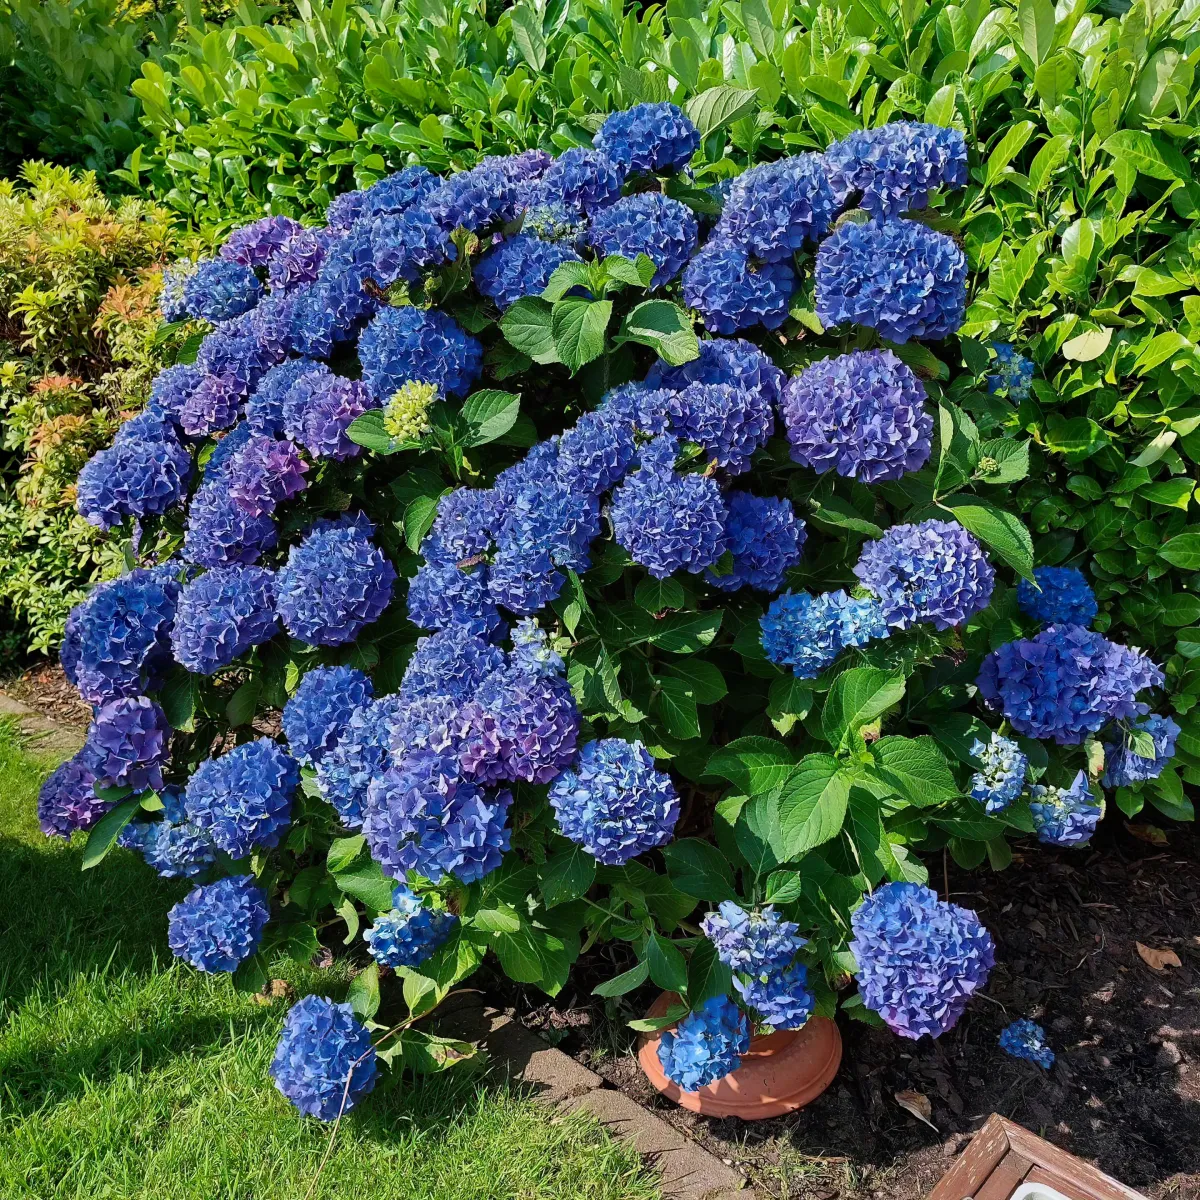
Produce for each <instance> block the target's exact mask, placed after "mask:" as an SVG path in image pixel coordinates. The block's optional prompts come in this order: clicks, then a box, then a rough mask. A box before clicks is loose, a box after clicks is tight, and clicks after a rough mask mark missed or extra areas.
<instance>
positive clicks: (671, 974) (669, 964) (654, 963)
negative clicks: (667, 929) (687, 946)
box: [646, 933, 687, 995]
mask: <svg viewBox="0 0 1200 1200" xmlns="http://www.w3.org/2000/svg"><path fill="white" fill-rule="evenodd" d="M646 963H647V965H648V966H649V967H650V978H651V979H652V980H653V981H654V982H655V983H656V984H658V986H659V987H660V988H662V989H663V991H664V992H678V993H679V994H680V995H682V994H683V993H684V992H686V991H687V960H686V959H685V958H684V957H683V951H682V950H680V949H679V947H678V946H676V945H675V943H674V942H672V941H671V939H670V938H665V937H663V935H662V934H661V933H652V934H651V935H650V936H649V938H647V939H646Z"/></svg>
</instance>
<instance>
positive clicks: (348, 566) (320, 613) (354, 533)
mask: <svg viewBox="0 0 1200 1200" xmlns="http://www.w3.org/2000/svg"><path fill="white" fill-rule="evenodd" d="M374 532H375V527H374V526H373V525H372V524H371V522H370V521H368V520H367V518H366V517H365V516H363V515H362V513H359V514H358V515H357V516H354V517H348V516H347V517H343V518H342V519H341V520H340V521H317V522H316V523H315V524H314V525H313V527H312V529H311V530H310V531H309V532H308V534H307V535H306V536H305V538H304V540H303V541H302V542H301V543H300V544H299V545H298V546H293V547H292V549H291V551H290V552H289V554H288V560H287V563H286V564H285V565H284V566H282V567H281V568H280V569H279V573H278V575H277V577H276V587H275V606H276V610H277V611H278V613H279V616H280V618H281V619H282V621H283V626H284V628H285V629H286V630H287V631H288V633H290V634H291V635H292V636H293V637H295V638H299V639H300V641H302V642H307V643H308V644H309V645H310V646H344V645H345V644H346V643H347V642H352V641H354V639H355V638H356V637H358V635H359V634H360V633H361V632H362V631H363V630H364V629H365V628H366V627H367V626H368V625H370V624H371V622H372V621H375V620H377V619H378V618H379V616H380V615H381V614H382V613H383V610H384V609H385V608H387V606H388V604H389V602H390V601H391V598H392V588H393V586H394V585H395V582H396V570H395V568H394V567H393V566H392V564H391V563H390V562H389V561H388V559H387V558H386V557H385V556H384V554H383V552H382V551H381V550H380V549H379V548H378V547H377V546H376V545H375V543H374V542H372V541H371V535H372V534H373V533H374Z"/></svg>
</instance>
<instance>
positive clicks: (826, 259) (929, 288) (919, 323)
mask: <svg viewBox="0 0 1200 1200" xmlns="http://www.w3.org/2000/svg"><path fill="white" fill-rule="evenodd" d="M816 280H817V317H818V318H819V319H820V321H821V323H822V324H823V325H824V326H825V327H826V328H827V329H829V328H832V327H833V326H835V325H841V324H844V323H846V322H850V323H853V324H856V325H865V326H867V327H868V328H869V329H877V330H878V331H879V332H880V333H881V334H882V335H883V336H884V337H885V338H887V339H888V341H891V342H897V343H900V344H903V343H905V342H907V341H909V340H910V339H912V338H943V337H946V335H947V334H951V333H954V332H956V331H957V329H958V327H959V326H960V325H961V324H962V322H963V315H964V313H965V312H966V303H967V257H966V255H965V254H964V253H963V252H962V249H961V248H960V247H959V245H958V243H957V242H955V241H954V239H953V238H951V237H948V236H947V235H946V234H944V233H938V232H936V231H935V230H933V229H930V228H929V227H928V226H926V225H922V224H920V222H918V221H884V222H882V223H879V222H875V221H872V222H869V223H868V224H866V225H859V224H856V223H855V222H854V221H845V222H843V223H842V224H841V225H839V226H838V228H837V229H836V230H834V232H833V233H832V234H830V236H829V237H827V238H826V239H825V240H824V241H823V242H822V243H821V247H820V249H819V250H818V251H817V268H816ZM764 323H765V322H764Z"/></svg>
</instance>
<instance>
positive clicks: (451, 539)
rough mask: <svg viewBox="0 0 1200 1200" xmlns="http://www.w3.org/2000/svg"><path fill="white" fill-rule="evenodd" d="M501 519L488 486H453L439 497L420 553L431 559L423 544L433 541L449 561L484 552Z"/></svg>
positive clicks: (499, 506) (494, 494) (494, 497)
mask: <svg viewBox="0 0 1200 1200" xmlns="http://www.w3.org/2000/svg"><path fill="white" fill-rule="evenodd" d="M502 521H503V512H502V506H501V503H500V498H499V496H497V495H496V493H495V492H494V491H493V490H492V489H491V488H467V487H462V488H456V489H455V490H454V491H452V492H450V493H449V494H448V495H445V496H443V497H442V498H441V500H439V501H438V510H437V516H436V517H435V518H434V521H433V526H432V527H431V528H430V530H429V537H428V538H427V539H426V542H425V543H423V544H422V547H421V553H422V555H424V557H425V558H426V559H427V560H430V559H431V558H432V557H433V555H432V554H431V553H429V552H427V551H426V548H425V547H426V545H429V544H436V545H437V546H438V547H439V549H440V551H441V553H442V554H444V555H446V556H447V557H446V561H450V562H461V561H462V560H463V559H466V558H474V557H475V556H476V555H477V554H486V553H487V552H488V551H489V550H490V549H491V546H492V538H493V537H494V535H495V532H496V530H497V529H499V528H500V525H501V523H502Z"/></svg>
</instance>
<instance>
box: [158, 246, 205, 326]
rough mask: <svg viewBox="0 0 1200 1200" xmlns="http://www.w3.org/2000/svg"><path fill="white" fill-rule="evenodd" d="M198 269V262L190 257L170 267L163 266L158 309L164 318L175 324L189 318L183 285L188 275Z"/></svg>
mask: <svg viewBox="0 0 1200 1200" xmlns="http://www.w3.org/2000/svg"><path fill="white" fill-rule="evenodd" d="M195 269H196V264H195V263H194V262H192V260H191V259H190V258H181V259H179V260H177V261H176V262H173V263H172V264H171V265H170V266H169V267H164V268H163V273H162V288H161V289H160V290H159V293H158V311H159V312H161V313H162V315H163V320H164V321H168V322H170V323H172V324H174V323H175V322H176V321H185V320H187V315H188V309H187V301H185V300H184V298H183V285H184V283H185V282H186V281H187V277H188V276H189V275H190V274H191V273H192V272H193V271H194V270H195Z"/></svg>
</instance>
